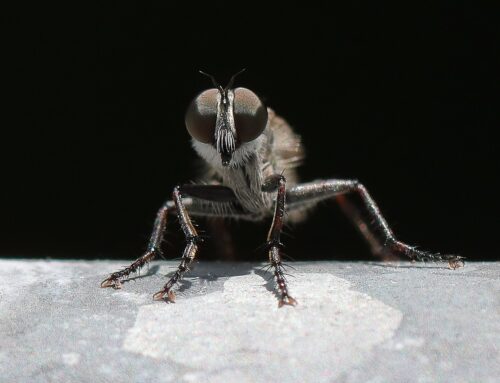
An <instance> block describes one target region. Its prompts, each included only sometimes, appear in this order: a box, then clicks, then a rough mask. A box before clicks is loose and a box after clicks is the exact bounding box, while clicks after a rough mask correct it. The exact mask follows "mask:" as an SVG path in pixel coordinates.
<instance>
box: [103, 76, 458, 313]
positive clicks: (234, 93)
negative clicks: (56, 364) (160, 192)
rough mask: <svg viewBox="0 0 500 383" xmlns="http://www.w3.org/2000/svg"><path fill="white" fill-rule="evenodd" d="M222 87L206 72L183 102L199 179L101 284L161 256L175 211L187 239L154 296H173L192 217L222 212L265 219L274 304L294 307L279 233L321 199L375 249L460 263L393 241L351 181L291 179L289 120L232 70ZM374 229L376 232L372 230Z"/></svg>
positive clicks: (296, 149) (296, 156) (295, 146)
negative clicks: (237, 83)
mask: <svg viewBox="0 0 500 383" xmlns="http://www.w3.org/2000/svg"><path fill="white" fill-rule="evenodd" d="M241 72H242V71H240V72H238V73H236V74H235V75H233V76H232V77H231V79H230V81H229V83H228V84H227V85H226V87H224V88H223V87H222V86H221V85H219V83H218V82H217V81H216V80H215V78H214V77H213V76H212V75H209V74H207V73H204V72H201V71H200V73H201V74H203V75H205V76H207V77H209V78H210V79H211V81H212V83H213V86H214V88H210V89H207V90H205V91H203V92H201V93H200V94H199V95H197V96H196V97H195V98H194V99H193V101H192V102H191V104H190V105H189V107H188V109H187V112H186V116H185V122H186V128H187V131H188V132H189V134H190V135H191V137H192V146H193V148H194V149H195V151H196V152H197V154H198V155H199V156H200V157H201V158H203V159H204V160H205V161H204V162H205V163H206V172H205V179H204V180H203V182H202V183H200V184H184V185H179V186H176V187H175V188H174V190H173V193H172V199H171V200H168V201H167V202H165V204H164V205H163V206H162V207H161V208H160V210H159V211H158V213H157V216H156V220H155V223H154V229H153V233H152V235H151V239H150V241H149V245H148V248H147V251H146V252H145V253H144V254H143V255H142V256H141V257H140V258H138V259H137V260H135V261H134V262H133V263H132V264H131V265H130V266H128V267H126V268H124V269H122V270H119V271H117V272H114V273H112V274H111V275H110V276H109V277H108V278H106V279H105V280H104V281H103V282H102V283H101V287H114V288H121V281H122V280H123V279H124V278H126V277H127V276H128V275H129V274H131V273H134V272H136V271H138V270H139V269H140V268H141V267H142V266H144V265H145V264H146V263H148V262H150V261H151V260H153V259H154V258H156V257H157V256H158V255H160V254H161V249H160V244H161V242H162V240H163V233H164V231H165V228H166V226H167V218H168V216H169V215H171V214H177V217H178V220H179V223H180V226H181V228H182V230H183V232H184V235H185V238H186V247H185V249H184V253H183V255H182V258H181V261H180V264H179V266H178V268H177V270H176V271H175V273H174V274H173V276H172V277H171V278H170V279H169V280H168V282H167V283H166V284H165V286H164V287H163V288H162V289H161V290H160V291H158V292H157V293H156V294H154V296H153V298H154V299H155V300H164V301H168V302H174V301H175V293H174V287H175V285H176V283H177V282H178V281H179V280H180V279H181V278H182V277H183V275H184V273H186V272H187V271H188V268H189V266H190V264H191V263H192V262H193V260H194V259H195V257H196V254H197V252H198V249H199V246H200V245H201V243H202V238H201V237H200V235H199V234H198V232H197V230H196V228H195V226H194V225H193V223H192V221H191V216H194V217H197V216H198V217H199V216H201V217H210V216H212V217H226V218H233V219H242V220H249V221H263V220H266V219H269V220H270V221H271V219H272V223H271V227H270V230H269V233H268V236H267V241H266V251H267V253H268V256H269V264H270V267H272V268H273V270H274V277H275V280H276V283H277V288H278V292H279V297H280V298H279V306H280V307H281V306H283V305H295V304H296V303H297V301H296V300H295V299H294V298H292V296H291V295H290V292H289V290H288V286H287V282H286V280H285V273H284V267H283V262H282V248H283V244H282V242H281V231H282V227H283V223H284V219H285V211H286V212H287V217H286V218H287V219H289V220H290V221H298V220H301V219H303V218H304V213H305V211H306V210H308V209H309V208H311V207H313V206H314V205H316V204H317V203H318V202H320V201H324V200H327V199H333V198H335V199H336V200H337V201H338V202H339V203H340V206H341V208H342V210H343V211H344V213H346V214H347V216H348V217H349V218H350V220H351V221H352V222H353V223H354V224H355V226H356V227H357V228H358V229H359V231H360V232H361V234H362V235H363V236H364V238H365V239H366V240H367V241H368V243H369V245H370V247H371V250H372V252H373V253H376V254H386V255H387V254H390V255H395V256H404V257H407V258H409V259H410V260H412V261H448V263H449V267H450V268H452V269H456V268H458V267H460V266H463V264H464V261H463V257H461V256H458V255H441V254H434V253H430V252H426V251H422V250H419V249H417V248H415V247H413V246H409V245H407V244H405V243H403V242H401V241H399V240H398V239H397V238H396V237H395V235H394V234H393V232H392V230H391V229H390V227H389V225H388V223H387V222H386V220H385V219H384V217H383V216H382V214H381V212H380V210H379V208H378V206H377V204H376V203H375V201H374V200H373V199H372V197H371V196H370V194H369V193H368V191H367V189H366V188H365V187H364V186H363V184H361V183H360V182H358V181H357V180H340V179H329V180H321V181H314V182H309V183H298V178H297V174H296V168H297V167H298V166H299V165H300V164H301V162H302V160H303V158H304V151H303V147H302V144H301V141H300V137H299V136H297V135H296V134H295V133H294V132H293V131H292V129H291V128H290V126H289V125H288V123H287V122H286V121H285V120H284V119H283V118H281V117H280V116H278V115H277V114H275V112H274V111H273V110H272V109H270V108H266V107H265V106H264V104H263V102H262V101H261V100H260V98H259V97H258V96H257V95H256V94H255V93H254V92H252V91H251V90H249V89H246V88H233V83H234V80H235V78H236V76H237V75H239V74H240V73H241ZM348 193H357V194H358V195H359V197H360V198H361V201H362V202H363V204H364V208H365V209H366V215H367V216H368V220H365V219H364V216H363V214H362V213H361V210H360V209H359V208H358V207H357V206H356V205H355V204H353V203H352V202H350V201H349V200H348V199H347V198H345V196H346V195H347V194H348ZM375 233H377V235H376V234H375Z"/></svg>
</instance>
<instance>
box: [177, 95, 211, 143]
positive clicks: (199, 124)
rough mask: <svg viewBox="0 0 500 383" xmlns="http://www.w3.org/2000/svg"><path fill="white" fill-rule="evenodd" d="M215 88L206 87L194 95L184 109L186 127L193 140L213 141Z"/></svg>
mask: <svg viewBox="0 0 500 383" xmlns="http://www.w3.org/2000/svg"><path fill="white" fill-rule="evenodd" d="M218 95H219V91H218V90H217V89H215V88H214V89H207V90H205V91H203V92H201V93H200V94H199V95H198V96H196V97H195V98H194V99H193V101H191V104H190V105H189V107H188V109H187V111H186V118H185V122H186V128H187V131H188V132H189V134H190V136H191V137H193V138H194V139H195V140H197V141H200V142H203V143H205V144H210V143H212V142H213V141H214V132H215V122H216V120H217V98H218Z"/></svg>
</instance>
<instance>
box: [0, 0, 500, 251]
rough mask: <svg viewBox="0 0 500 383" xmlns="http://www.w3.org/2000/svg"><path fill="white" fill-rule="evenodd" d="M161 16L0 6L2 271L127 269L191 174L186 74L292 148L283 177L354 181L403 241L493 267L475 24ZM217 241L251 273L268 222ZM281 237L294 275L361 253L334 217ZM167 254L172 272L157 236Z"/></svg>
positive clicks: (109, 8) (197, 7)
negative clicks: (295, 146)
mask: <svg viewBox="0 0 500 383" xmlns="http://www.w3.org/2000/svg"><path fill="white" fill-rule="evenodd" d="M172 3H174V2H168V1H152V2H136V3H134V2H129V1H120V2H116V4H112V3H105V4H106V5H101V6H100V7H98V8H90V7H88V6H87V8H81V4H77V3H75V2H67V3H66V4H64V5H57V6H56V5H47V4H38V5H29V4H26V3H24V4H23V5H22V6H20V7H19V8H17V9H8V10H4V12H3V14H4V15H3V18H4V22H3V28H5V30H4V33H3V34H2V35H3V40H4V43H3V55H2V56H3V61H4V63H6V64H7V68H6V69H5V70H4V71H3V76H2V77H3V78H4V81H3V83H4V85H3V87H2V88H3V92H4V96H6V98H7V99H8V101H7V103H4V107H5V112H4V113H3V122H2V131H3V137H4V138H3V139H2V141H3V142H2V146H4V150H2V154H3V155H5V158H4V159H3V160H2V168H3V173H4V174H3V175H4V176H3V177H2V179H3V187H2V189H3V190H2V193H5V195H4V196H3V198H2V202H1V204H2V213H1V215H2V219H1V228H0V230H1V247H0V253H1V254H2V255H5V256H54V257H56V256H59V257H118V258H130V259H132V258H134V257H135V256H137V255H140V253H141V252H142V251H143V250H144V249H145V246H146V243H147V239H148V237H149V233H150V230H151V227H152V222H153V219H154V216H155V212H156V210H157V208H158V207H159V206H160V205H161V203H162V202H163V200H165V199H166V198H168V196H169V194H170V192H171V190H172V188H173V186H175V184H176V183H178V182H186V181H190V180H192V179H195V178H196V174H197V173H196V162H195V159H196V156H195V154H194V152H193V150H192V149H191V148H190V143H189V136H188V134H187V132H186V130H185V128H184V122H183V120H184V112H185V109H186V106H187V105H188V103H189V101H190V100H191V98H192V97H193V96H195V95H196V94H197V93H198V92H199V91H200V90H202V89H205V88H207V87H210V83H209V82H208V81H207V79H206V78H204V77H203V76H200V75H199V74H198V73H197V71H198V69H203V70H205V71H207V72H210V73H213V74H214V75H215V76H216V77H217V78H218V79H220V82H222V83H225V81H227V79H228V78H229V77H230V75H231V74H233V73H234V72H236V71H238V70H239V69H241V68H242V67H246V68H247V72H246V73H244V74H243V75H241V76H240V77H239V78H238V80H237V85H238V86H245V87H248V88H251V89H252V90H254V91H255V92H257V93H258V94H259V95H261V96H262V98H263V99H264V100H265V102H266V104H267V105H269V106H271V107H272V108H274V109H275V110H276V111H277V112H278V113H279V114H281V115H283V116H285V117H286V118H287V120H288V121H289V122H290V124H291V125H292V126H294V127H295V129H296V131H297V132H298V133H299V134H301V135H302V137H303V140H304V143H305V146H306V149H307V153H308V157H307V160H306V162H305V164H304V166H303V167H302V168H301V171H300V174H301V177H302V179H304V180H312V179H316V178H331V177H342V178H357V179H359V180H361V181H362V182H363V183H364V184H365V185H366V187H367V188H368V189H369V190H370V191H371V193H372V195H373V197H374V198H375V199H376V200H377V201H378V203H379V205H380V207H381V209H382V211H383V212H384V213H385V214H386V217H387V219H388V221H389V222H390V223H391V225H392V227H393V229H394V230H395V232H396V233H397V235H398V236H399V237H400V238H401V239H402V240H405V241H408V242H409V243H411V244H418V245H420V246H421V247H422V248H425V249H434V250H438V251H442V252H458V253H460V254H462V255H464V256H466V257H468V258H470V259H494V258H496V257H497V252H496V248H497V242H498V241H497V238H496V236H497V228H498V203H497V199H496V194H497V188H496V182H497V181H498V161H497V158H496V156H494V154H495V151H496V148H497V142H496V140H495V139H494V137H493V135H494V128H497V126H498V125H497V121H496V117H497V113H498V103H496V102H495V101H494V97H495V96H498V68H499V65H498V62H497V61H496V59H495V56H494V55H495V53H496V51H497V50H498V39H497V36H496V35H495V34H496V33H497V26H498V21H497V20H495V19H494V18H493V16H494V14H495V12H494V11H493V9H489V8H481V7H480V6H477V5H473V4H475V3H472V2H471V3H470V4H467V3H462V2H453V4H450V3H451V2H450V3H440V4H436V3H435V2H433V3H432V4H433V5H409V4H405V5H404V6H403V5H400V6H398V7H394V6H387V5H383V4H380V3H379V2H377V4H374V3H373V2H367V3H366V4H365V3H362V2H356V1H349V2H342V4H341V5H332V4H330V3H337V2H323V3H317V4H316V5H310V6H301V7H299V6H295V5H292V4H291V2H287V3H286V5H282V6H278V5H274V6H271V5H270V4H267V5H258V4H256V3H252V2H245V3H241V4H240V5H236V3H225V2H219V1H211V2H210V3H209V4H208V3H207V2H204V3H203V5H201V4H194V3H190V4H184V5H179V4H172ZM346 3H348V4H346ZM405 3H406V2H405ZM418 3H420V2H418ZM12 133H13V138H10V136H11V134H12ZM199 223H200V225H201V226H202V227H203V225H204V222H203V221H201V220H200V222H199ZM232 228H233V229H232V230H233V232H234V234H235V238H236V239H237V245H238V247H239V248H240V250H239V252H240V254H241V258H242V259H244V258H253V259H262V260H264V259H265V257H266V256H265V254H262V252H259V251H254V250H255V249H256V248H257V247H258V246H259V245H260V244H262V242H263V240H264V237H265V234H266V231H267V224H266V225H261V226H257V227H255V226H252V225H248V224H240V223H237V224H234V225H232ZM287 231H288V232H289V233H291V234H292V236H291V237H290V238H285V241H286V243H287V244H288V253H289V254H290V255H292V256H293V257H294V258H296V259H302V260H303V259H359V258H368V257H369V251H368V248H367V247H366V246H365V245H364V244H363V242H362V240H361V239H360V237H359V236H358V235H357V233H356V232H355V230H353V229H352V227H351V226H350V225H349V223H348V221H347V220H346V219H345V218H344V217H343V216H342V214H341V213H340V211H339V210H338V208H336V207H335V205H334V204H333V203H331V204H326V205H323V207H322V208H321V209H318V210H317V211H315V212H314V213H313V214H311V216H310V217H309V220H308V221H307V223H304V224H301V225H299V226H296V227H294V228H293V229H288V230H287ZM167 238H168V240H169V241H170V242H171V243H172V244H173V245H174V246H171V247H169V246H168V245H167V248H168V252H167V254H168V255H167V256H170V257H178V256H179V254H180V251H181V247H180V242H181V241H180V238H179V234H178V229H177V226H176V225H175V223H174V221H172V225H171V226H170V229H169V234H168V235H167ZM208 249H210V246H209V247H208ZM201 257H202V258H210V257H212V258H216V257H217V255H214V254H213V252H211V251H209V250H205V251H204V252H202V254H201Z"/></svg>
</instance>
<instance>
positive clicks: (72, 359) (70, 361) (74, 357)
mask: <svg viewBox="0 0 500 383" xmlns="http://www.w3.org/2000/svg"><path fill="white" fill-rule="evenodd" d="M62 360H63V363H64V364H65V365H67V366H74V365H76V364H78V362H79V361H80V354H77V353H75V352H69V353H67V354H62Z"/></svg>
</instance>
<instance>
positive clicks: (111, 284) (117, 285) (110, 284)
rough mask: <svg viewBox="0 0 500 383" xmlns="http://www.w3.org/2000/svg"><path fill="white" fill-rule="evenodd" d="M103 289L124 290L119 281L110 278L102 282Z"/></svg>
mask: <svg viewBox="0 0 500 383" xmlns="http://www.w3.org/2000/svg"><path fill="white" fill-rule="evenodd" d="M101 287H102V288H106V287H112V288H114V289H121V288H122V283H121V282H120V280H119V279H116V278H113V277H109V278H106V279H105V280H104V281H102V282H101Z"/></svg>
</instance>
